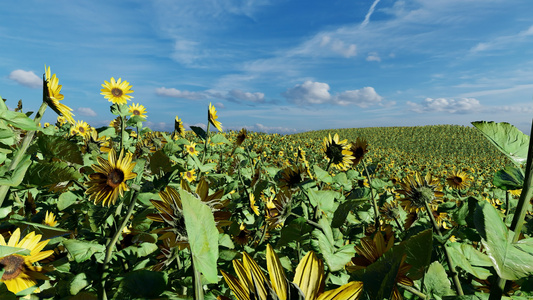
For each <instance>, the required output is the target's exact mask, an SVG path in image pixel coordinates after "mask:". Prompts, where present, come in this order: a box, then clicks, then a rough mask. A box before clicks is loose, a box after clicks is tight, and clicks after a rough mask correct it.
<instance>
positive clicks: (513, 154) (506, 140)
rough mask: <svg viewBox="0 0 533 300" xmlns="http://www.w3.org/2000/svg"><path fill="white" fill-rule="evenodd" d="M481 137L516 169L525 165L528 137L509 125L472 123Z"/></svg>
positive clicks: (484, 122)
mask: <svg viewBox="0 0 533 300" xmlns="http://www.w3.org/2000/svg"><path fill="white" fill-rule="evenodd" d="M472 125H474V127H476V128H477V129H478V130H479V131H481V133H483V135H484V136H485V137H486V138H487V139H488V140H489V141H490V142H491V143H493V144H494V145H495V146H496V147H497V148H498V149H499V150H500V151H501V152H503V153H504V154H505V155H507V157H509V158H510V159H511V160H512V161H513V162H514V163H515V164H516V165H517V166H518V167H520V165H521V164H525V163H526V160H527V150H528V147H529V136H527V135H526V134H524V133H523V132H521V131H520V130H518V128H516V127H514V126H513V125H511V124H509V123H505V122H502V123H495V122H486V121H478V122H472Z"/></svg>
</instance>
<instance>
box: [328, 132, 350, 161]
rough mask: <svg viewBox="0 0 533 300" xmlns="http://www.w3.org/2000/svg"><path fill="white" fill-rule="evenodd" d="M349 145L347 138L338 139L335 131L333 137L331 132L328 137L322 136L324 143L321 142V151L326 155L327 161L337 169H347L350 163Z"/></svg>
mask: <svg viewBox="0 0 533 300" xmlns="http://www.w3.org/2000/svg"><path fill="white" fill-rule="evenodd" d="M349 149H350V145H349V144H348V140H342V141H339V135H338V134H336V133H335V135H334V136H333V138H332V137H331V134H329V136H328V137H325V138H324V143H323V144H322V151H323V152H324V154H325V155H326V158H327V159H328V161H329V163H330V164H331V165H332V166H333V167H335V168H337V169H339V170H344V169H347V168H348V167H349V166H350V165H351V164H352V159H354V157H353V156H352V154H353V153H352V151H350V150H349Z"/></svg>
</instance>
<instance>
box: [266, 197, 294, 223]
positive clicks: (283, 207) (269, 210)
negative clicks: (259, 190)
mask: <svg viewBox="0 0 533 300" xmlns="http://www.w3.org/2000/svg"><path fill="white" fill-rule="evenodd" d="M291 203H292V195H291V192H290V191H288V190H281V191H279V192H278V193H277V194H276V196H275V197H274V198H271V199H269V200H268V201H267V203H266V205H265V206H266V209H265V212H266V222H267V224H268V228H269V229H280V228H282V227H283V225H284V224H285V220H286V219H287V218H288V217H289V215H290V213H291V210H292V204H291Z"/></svg>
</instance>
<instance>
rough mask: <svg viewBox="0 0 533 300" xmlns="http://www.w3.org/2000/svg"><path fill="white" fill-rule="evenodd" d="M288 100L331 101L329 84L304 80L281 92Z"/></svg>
mask: <svg viewBox="0 0 533 300" xmlns="http://www.w3.org/2000/svg"><path fill="white" fill-rule="evenodd" d="M283 96H284V97H286V98H287V99H288V100H289V101H291V102H293V103H296V104H299V105H305V104H322V103H327V102H330V101H331V94H330V93H329V85H328V84H327V83H322V82H313V81H309V80H308V81H306V82H304V83H302V84H298V85H296V86H295V87H293V88H290V89H288V90H287V91H285V92H284V93H283Z"/></svg>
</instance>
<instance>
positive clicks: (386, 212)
mask: <svg viewBox="0 0 533 300" xmlns="http://www.w3.org/2000/svg"><path fill="white" fill-rule="evenodd" d="M379 212H380V213H381V216H382V217H383V219H384V220H385V221H389V222H396V221H397V220H398V219H399V218H400V208H399V207H398V202H397V201H396V200H393V201H391V202H385V203H384V204H383V206H382V207H380V208H379Z"/></svg>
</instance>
